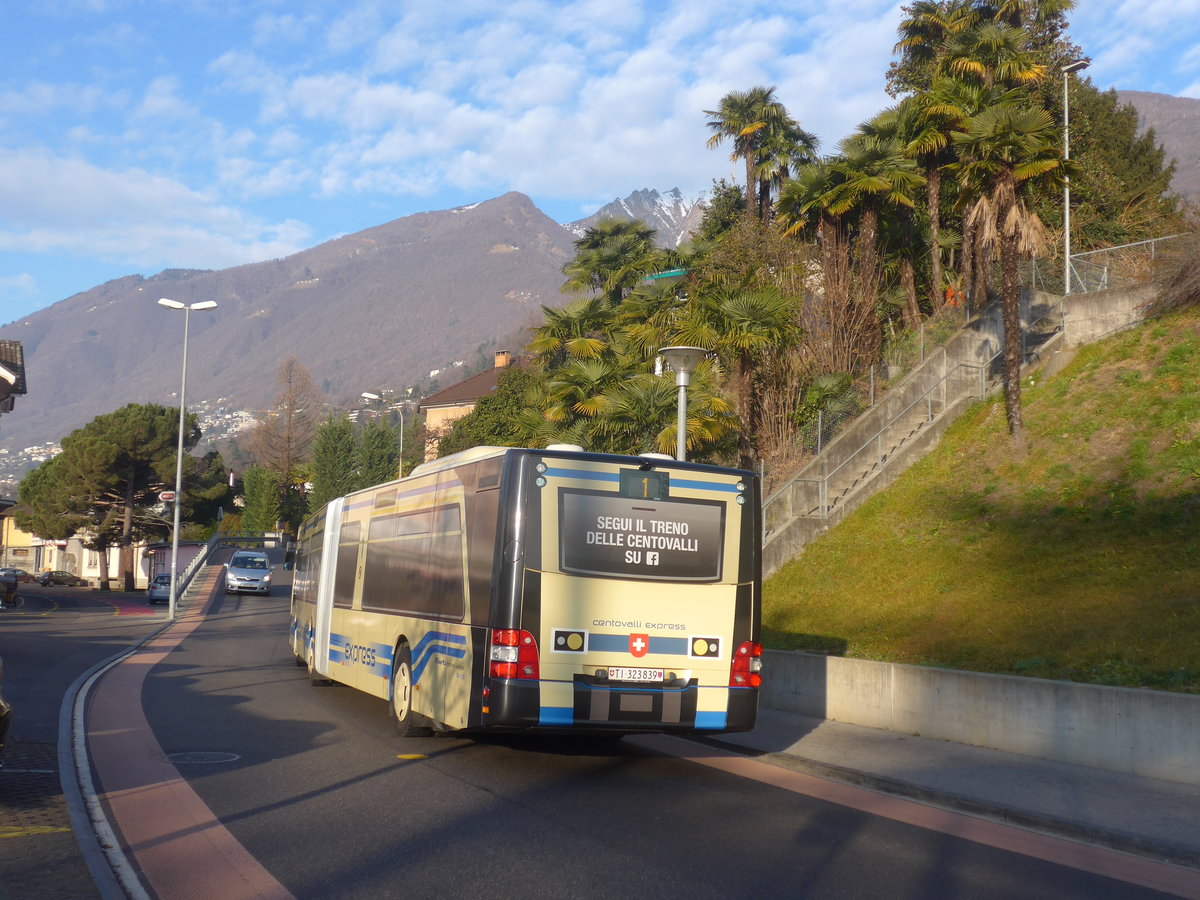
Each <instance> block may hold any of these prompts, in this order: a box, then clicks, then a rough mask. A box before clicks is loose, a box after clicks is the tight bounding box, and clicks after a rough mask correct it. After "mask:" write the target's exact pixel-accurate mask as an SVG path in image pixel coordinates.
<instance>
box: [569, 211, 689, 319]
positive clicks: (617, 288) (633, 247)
mask: <svg viewBox="0 0 1200 900" xmlns="http://www.w3.org/2000/svg"><path fill="white" fill-rule="evenodd" d="M654 238H655V231H654V229H653V228H651V227H650V226H649V225H647V224H646V223H645V222H642V221H640V220H637V219H635V220H632V221H629V220H625V219H615V218H612V219H604V220H602V221H600V222H597V223H596V224H595V225H593V226H591V227H590V228H588V229H587V230H586V231H585V232H584V233H583V236H582V237H580V238H579V239H578V240H577V241H575V256H574V257H572V258H571V260H570V261H569V262H567V263H566V264H564V265H563V267H562V271H563V274H564V275H566V276H567V280H566V282H565V283H564V284H563V286H562V292H563V293H564V294H581V293H585V292H587V291H592V292H594V293H597V294H600V295H601V296H603V297H604V299H605V301H606V302H607V304H608V306H610V307H615V306H616V305H617V304H618V303H620V302H621V299H622V298H623V297H624V296H625V295H626V294H627V293H628V292H629V291H630V290H632V289H633V287H634V286H636V285H637V284H639V283H640V282H641V281H642V279H643V278H645V277H646V276H647V275H650V274H652V273H654V272H657V271H661V270H662V269H663V268H664V267H665V263H666V262H667V259H666V254H665V251H663V250H660V249H659V248H658V247H656V246H655V244H654Z"/></svg>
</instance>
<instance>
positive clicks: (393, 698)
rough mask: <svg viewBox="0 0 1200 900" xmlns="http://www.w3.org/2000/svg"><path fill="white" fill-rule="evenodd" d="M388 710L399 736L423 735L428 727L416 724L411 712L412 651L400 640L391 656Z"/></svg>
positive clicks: (405, 642) (413, 714)
mask: <svg viewBox="0 0 1200 900" xmlns="http://www.w3.org/2000/svg"><path fill="white" fill-rule="evenodd" d="M388 711H389V712H390V713H391V716H392V721H393V722H395V723H396V731H397V733H399V735H400V737H424V736H425V735H427V734H429V733H430V729H429V728H427V727H426V726H423V725H418V724H417V718H418V716H417V714H416V713H415V712H413V681H412V651H411V650H409V648H408V642H407V641H401V642H400V644H399V645H398V646H397V647H396V653H395V655H394V656H393V657H392V684H391V690H389V691H388Z"/></svg>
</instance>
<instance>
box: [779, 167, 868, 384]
mask: <svg viewBox="0 0 1200 900" xmlns="http://www.w3.org/2000/svg"><path fill="white" fill-rule="evenodd" d="M843 181H844V175H843V174H842V173H841V172H840V171H839V170H837V169H836V168H835V167H834V165H833V161H832V160H821V161H819V162H816V163H812V164H810V165H807V166H804V167H803V168H801V169H800V170H799V171H798V172H797V173H796V176H795V177H794V178H792V179H790V180H789V181H787V182H786V183H785V184H784V185H783V188H782V189H781V190H780V192H779V201H778V202H777V203H776V209H777V210H778V212H779V217H780V220H781V221H782V222H783V223H784V224H785V225H787V226H788V227H787V233H788V234H796V233H798V232H802V231H803V232H807V233H809V234H811V235H815V237H816V239H817V241H818V243H819V244H820V248H821V281H822V285H823V289H822V292H821V296H822V299H823V300H824V302H823V303H822V304H819V305H818V304H812V305H810V306H809V307H808V309H807V312H806V319H805V327H806V328H810V329H811V330H812V331H813V332H814V333H817V334H823V335H824V336H825V339H824V340H823V341H818V344H819V346H821V347H822V348H823V349H824V351H825V352H826V358H825V360H824V363H823V367H824V368H825V369H827V370H828V371H830V372H848V371H860V370H861V369H863V368H865V367H866V366H868V365H870V364H871V363H872V362H873V361H874V352H875V347H876V343H877V341H876V338H877V335H878V331H879V329H878V319H877V316H876V314H875V307H874V300H875V298H874V297H873V296H871V297H864V296H862V295H861V294H860V293H859V292H858V291H857V290H855V289H853V288H852V287H851V272H850V255H851V254H850V246H851V242H850V228H849V224H848V218H849V217H848V215H847V214H846V213H844V212H835V211H834V209H833V203H834V202H835V201H836V199H837V196H838V189H839V187H840V186H841V184H842V182H843Z"/></svg>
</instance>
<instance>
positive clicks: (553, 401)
mask: <svg viewBox="0 0 1200 900" xmlns="http://www.w3.org/2000/svg"><path fill="white" fill-rule="evenodd" d="M625 375H626V370H625V367H624V366H621V365H618V364H614V363H612V362H607V361H604V360H599V359H574V360H571V361H570V362H568V363H567V364H566V365H565V366H562V367H561V368H558V369H555V370H554V371H553V372H552V373H550V374H549V379H548V381H547V385H546V390H547V401H548V403H547V406H546V408H545V409H544V410H543V415H544V416H545V418H546V420H547V421H550V422H553V423H555V424H556V425H559V426H562V425H568V424H570V423H571V422H573V421H575V420H576V419H579V418H583V419H594V418H595V417H596V416H598V415H600V414H602V413H603V412H605V410H606V409H607V408H608V407H607V402H606V401H605V399H604V392H605V390H607V389H608V388H610V387H612V386H613V385H614V384H616V383H618V382H619V381H620V380H621V379H622V378H624V377H625Z"/></svg>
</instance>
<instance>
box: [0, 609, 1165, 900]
mask: <svg viewBox="0 0 1200 900" xmlns="http://www.w3.org/2000/svg"><path fill="white" fill-rule="evenodd" d="M276 591H277V592H279V593H280V594H281V595H280V596H273V597H268V598H263V597H252V596H247V597H237V596H225V595H219V596H218V597H217V599H216V601H215V603H214V605H213V607H212V609H211V610H210V613H209V615H208V616H207V618H205V619H204V620H203V621H202V622H200V623H199V624H198V626H197V627H196V628H195V630H194V631H192V632H191V633H190V634H189V635H188V636H187V637H186V638H185V639H184V640H183V641H182V643H180V644H179V646H178V647H177V648H176V649H173V650H169V651H167V652H164V653H163V655H162V657H161V661H160V662H158V663H157V664H156V665H154V666H153V668H152V669H150V671H149V672H148V674H147V675H146V677H145V684H144V688H143V690H142V699H143V706H144V710H145V715H146V719H147V720H148V721H149V723H150V725H151V726H152V728H153V731H154V736H155V737H156V738H157V742H158V744H159V745H161V751H160V753H159V755H160V756H161V755H163V754H165V756H166V758H167V759H169V760H172V761H173V762H174V765H175V768H176V769H177V770H178V772H179V773H180V774H182V775H183V776H184V777H185V778H186V781H187V784H188V785H189V786H190V788H191V789H192V790H194V791H195V793H196V795H198V797H199V799H200V800H202V801H203V803H204V804H205V805H206V806H207V808H208V809H210V810H211V811H212V813H213V814H214V815H215V816H216V818H217V819H219V820H220V823H221V824H222V825H223V826H224V828H225V829H227V830H228V832H229V834H230V835H232V837H233V838H234V839H236V841H237V842H238V843H239V844H240V845H241V847H243V848H245V850H246V851H248V853H249V856H251V857H253V859H254V860H257V862H258V864H260V865H261V866H262V867H263V868H264V870H265V871H266V872H267V873H269V875H270V876H272V877H273V878H274V879H276V880H277V882H278V884H279V885H281V886H282V889H286V891H287V892H290V894H291V895H292V896H295V897H299V898H327V897H328V898H357V897H372V898H378V897H393V896H405V897H433V896H461V897H488V898H492V897H495V896H504V895H511V896H523V897H562V896H573V897H626V896H629V895H632V894H641V895H647V894H648V895H651V896H654V897H662V898H673V897H689V898H694V897H700V898H703V897H729V896H733V897H742V896H754V895H763V894H765V895H768V896H804V897H889V898H893V897H899V898H903V897H913V898H918V897H919V898H932V897H947V898H949V897H972V898H975V897H1022V898H1025V897H1055V898H1064V897H1081V898H1082V897H1088V898H1094V897H1109V896H1114V897H1115V896H1120V897H1136V896H1156V895H1155V894H1152V893H1150V892H1147V891H1142V890H1140V889H1138V888H1135V887H1133V886H1131V885H1129V884H1125V883H1121V882H1116V881H1110V880H1107V879H1104V878H1101V877H1099V876H1095V875H1090V874H1088V873H1085V872H1080V871H1078V870H1076V869H1071V868H1066V867H1063V866H1059V865H1056V864H1053V863H1049V862H1042V861H1039V860H1036V859H1032V858H1030V857H1026V856H1022V855H1020V854H1017V853H1012V852H1007V851H1002V850H997V849H994V848H992V847H989V846H985V845H982V844H977V843H972V842H971V841H968V840H964V839H961V838H959V837H956V836H954V835H953V834H946V833H942V832H940V831H936V830H927V829H924V828H919V827H916V826H913V825H908V824H904V823H901V822H897V821H893V820H890V819H884V818H878V817H875V816H872V815H869V814H867V813H864V812H860V811H857V810H854V809H851V808H848V807H845V806H841V805H838V804H834V803H829V802H826V801H823V800H819V799H814V798H812V797H809V796H806V795H805V794H803V793H800V792H798V791H795V790H787V789H784V788H781V787H779V786H775V785H772V784H768V783H762V782H760V781H756V780H753V779H752V778H743V777H739V776H738V775H735V774H730V773H728V772H722V771H717V770H715V769H713V768H711V767H708V766H704V765H698V764H697V763H696V762H693V761H691V760H689V759H688V758H686V757H687V756H689V755H695V756H697V757H703V756H704V755H705V754H706V753H710V752H712V751H710V750H709V749H707V748H705V747H704V746H703V745H699V744H679V745H675V744H673V743H672V742H663V741H659V740H655V739H637V738H627V739H625V740H621V741H616V742H607V743H596V742H591V741H586V740H577V741H569V740H556V741H547V740H535V739H515V738H507V739H501V738H491V739H474V740H473V739H464V738H461V737H451V736H438V737H432V738H424V739H409V740H401V739H400V738H398V737H397V736H396V735H395V734H394V732H393V730H392V727H391V725H390V723H389V721H388V719H387V717H386V715H385V710H384V704H383V703H382V701H378V700H375V699H373V698H370V697H367V696H365V695H362V694H359V693H357V692H355V691H352V690H349V689H347V688H342V687H317V686H313V685H311V684H310V683H309V679H308V676H307V673H306V672H305V671H304V670H303V669H299V668H297V667H296V666H294V665H293V661H292V657H291V653H290V649H289V647H288V646H287V642H286V623H287V616H286V599H285V597H284V596H282V594H283V593H285V591H284V589H283V588H280V587H277V588H276ZM56 614H59V615H65V614H66V613H65V612H62V611H60V612H58V613H56ZM120 618H122V617H114V619H120ZM45 622H46V623H47V628H48V630H50V623H53V622H54V619H53V617H49V618H47V619H46V620H45ZM93 624H96V625H98V624H99V623H98V621H94V623H93ZM124 627H126V628H131V629H132V630H131V636H133V635H134V634H136V633H137V626H130V625H128V624H127V625H125V626H124ZM140 627H142V628H145V627H146V626H145V624H143V625H141V626H140ZM53 630H55V631H57V632H58V635H59V640H64V639H65V640H67V641H69V642H71V643H75V642H76V641H78V642H79V643H81V644H83V645H85V647H84V648H83V649H81V651H80V652H81V654H82V656H80V657H78V659H79V661H80V662H82V661H83V657H86V656H87V654H86V653H84V652H83V650H84V649H86V645H87V644H88V638H87V637H86V635H85V634H84V631H83V630H81V631H79V632H77V633H74V632H68V631H65V630H64V629H62V628H60V627H58V626H54V628H53ZM5 643H8V641H7V640H6V641H5ZM30 643H34V642H33V641H30ZM40 646H42V648H43V650H44V648H45V646H46V645H45V644H41V645H40ZM110 649H111V648H110ZM0 651H3V652H5V653H6V656H7V650H4V648H3V645H0ZM58 681H59V682H60V683H61V681H62V678H61V677H60V678H59V679H58ZM19 696H20V693H18V697H19ZM97 703H99V700H98V701H97ZM676 746H680V747H682V748H684V749H683V750H682V751H677V750H675V749H674V748H675V747H676ZM672 753H678V755H671V754H672ZM744 765H746V766H763V767H764V768H769V767H766V766H765V765H764V764H760V763H756V762H752V761H747V762H745V763H744ZM141 770H142V771H144V770H145V766H142V769H141ZM124 777H127V776H126V775H123V774H121V773H110V774H108V775H106V774H105V773H104V772H101V773H100V779H101V782H102V785H101V787H102V788H105V787H107V788H113V787H118V786H120V787H124V786H125V785H124V782H122V781H121V779H122V778H124ZM105 780H108V781H109V782H110V783H109V784H108V785H107V786H106V785H104V784H103V782H104V781H105ZM195 830H196V831H203V830H205V829H204V828H203V827H202V826H197V827H196V828H195ZM182 831H183V830H179V834H173V835H171V836H170V837H172V838H175V837H180V836H182ZM166 837H167V836H165V835H164V836H163V838H164V839H165V838H166ZM156 842H157V841H156V840H152V841H137V842H135V843H136V844H137V845H138V846H137V847H136V848H135V849H137V850H141V849H145V848H147V847H149V846H150V845H152V844H154V843H156ZM211 862H212V864H213V865H214V866H215V865H216V863H217V862H218V861H217V860H216V859H212V860H211ZM3 864H4V858H3V856H0V865H3ZM6 874H7V870H4V869H0V879H3V880H0V884H7V883H8V880H7V877H6ZM197 877H199V876H197ZM160 895H161V896H175V895H178V896H186V895H187V891H186V889H180V890H179V891H178V892H175V891H171V892H160ZM277 895H278V894H277ZM14 896H16V895H14ZM19 896H30V897H37V896H39V895H38V894H22V895H19ZM47 896H58V895H47ZM61 896H69V895H66V894H63V895H61ZM81 896H88V895H81Z"/></svg>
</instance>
